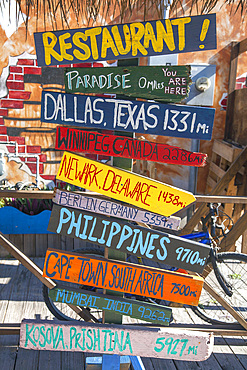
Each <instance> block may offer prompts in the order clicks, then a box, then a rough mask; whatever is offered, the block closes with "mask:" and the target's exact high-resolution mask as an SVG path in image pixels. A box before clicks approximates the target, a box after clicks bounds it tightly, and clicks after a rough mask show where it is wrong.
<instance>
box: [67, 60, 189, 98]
mask: <svg viewBox="0 0 247 370" xmlns="http://www.w3.org/2000/svg"><path fill="white" fill-rule="evenodd" d="M189 75H190V67H189V66H155V67H154V66H146V67H142V66H138V67H108V68H104V67H103V68H66V69H65V73H64V82H65V92H67V93H77V92H79V93H84V94H91V93H95V94H102V93H105V92H107V94H124V95H127V96H130V97H134V98H144V99H158V100H164V101H166V102H171V103H179V102H181V100H183V99H185V98H186V97H187V96H188V94H189V83H190V82H191V79H190V77H189Z"/></svg>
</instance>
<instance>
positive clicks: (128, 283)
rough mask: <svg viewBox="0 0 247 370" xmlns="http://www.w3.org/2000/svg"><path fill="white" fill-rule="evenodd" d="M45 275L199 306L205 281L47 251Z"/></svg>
mask: <svg viewBox="0 0 247 370" xmlns="http://www.w3.org/2000/svg"><path fill="white" fill-rule="evenodd" d="M43 276H45V277H48V278H51V279H54V280H60V281H66V282H70V283H78V284H80V285H88V286H91V287H94V288H100V289H108V290H113V291H118V292H122V293H129V294H133V295H138V296H142V297H143V296H144V297H150V298H155V299H165V300H168V301H172V302H177V303H183V304H188V305H192V306H197V305H198V302H199V298H200V294H201V290H202V286H203V281H204V280H203V278H201V277H199V276H194V275H188V274H182V273H178V272H173V271H167V270H162V269H157V268H153V267H147V266H143V265H136V264H133V263H128V262H119V261H113V260H106V259H104V258H95V257H91V256H86V255H80V254H77V253H72V252H70V253H67V252H62V251H60V250H56V249H50V248H49V249H48V250H47V252H46V256H45V263H44V269H43Z"/></svg>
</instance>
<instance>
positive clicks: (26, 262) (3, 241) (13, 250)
mask: <svg viewBox="0 0 247 370" xmlns="http://www.w3.org/2000/svg"><path fill="white" fill-rule="evenodd" d="M0 245H1V246H2V247H4V248H5V249H6V250H7V251H8V252H9V253H10V254H11V255H12V256H13V257H14V258H16V259H17V260H18V261H20V262H21V263H22V264H23V266H25V267H26V268H27V269H28V270H29V271H30V272H31V273H32V274H34V276H36V277H37V278H38V279H39V280H40V281H41V282H42V283H43V284H45V285H46V286H47V287H48V288H49V289H52V288H54V287H55V286H56V284H55V283H54V281H52V280H51V279H49V278H47V277H44V276H43V271H42V270H41V269H40V268H39V267H38V266H37V265H36V264H35V263H34V262H33V261H32V260H30V258H28V257H27V256H26V255H25V254H24V253H22V252H21V251H20V250H19V249H18V248H17V247H16V246H15V245H14V244H13V243H11V241H10V240H9V239H8V238H6V237H5V236H4V235H3V234H2V233H1V232H0ZM68 306H69V307H70V308H71V309H72V310H73V311H75V312H76V313H77V314H78V315H79V316H81V317H82V318H83V319H84V320H86V321H92V320H93V318H94V316H92V315H91V314H90V313H89V312H88V310H86V309H85V308H79V307H76V306H72V305H70V304H68Z"/></svg>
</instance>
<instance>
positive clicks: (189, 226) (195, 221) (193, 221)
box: [180, 147, 247, 235]
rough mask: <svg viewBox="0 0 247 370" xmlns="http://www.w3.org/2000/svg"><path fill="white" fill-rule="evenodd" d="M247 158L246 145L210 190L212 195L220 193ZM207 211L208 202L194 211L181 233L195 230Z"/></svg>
mask: <svg viewBox="0 0 247 370" xmlns="http://www.w3.org/2000/svg"><path fill="white" fill-rule="evenodd" d="M246 160H247V147H245V148H244V149H243V150H242V151H241V153H240V154H239V155H238V157H237V158H236V159H235V161H234V162H233V163H232V165H231V166H230V167H229V168H228V170H227V171H226V173H225V175H224V176H223V177H222V178H221V179H220V181H218V182H217V184H216V186H215V187H214V188H213V189H212V191H211V192H210V195H219V194H220V193H221V192H222V191H223V190H224V188H225V187H226V185H227V184H228V183H229V182H230V181H231V179H232V178H233V176H235V175H236V173H237V172H238V171H239V170H240V168H241V167H242V166H243V165H244V164H245V162H246ZM206 212H207V204H203V205H201V206H200V207H199V208H198V209H197V211H196V212H195V213H194V215H193V216H192V217H191V219H190V220H189V222H188V223H187V224H186V226H185V227H184V228H183V230H182V232H181V233H180V235H185V234H189V233H191V232H192V231H193V230H194V227H195V226H196V225H197V224H198V222H199V221H200V219H201V217H202V216H203V215H204V214H205V213H206Z"/></svg>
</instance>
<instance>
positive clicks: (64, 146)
mask: <svg viewBox="0 0 247 370" xmlns="http://www.w3.org/2000/svg"><path fill="white" fill-rule="evenodd" d="M55 148H56V149H58V150H70V151H75V152H79V153H90V154H102V155H109V156H113V157H121V158H131V159H139V160H146V161H153V162H161V163H170V164H178V165H185V166H194V167H203V166H205V164H206V159H207V154H203V153H196V152H189V151H188V150H184V149H181V148H178V147H176V146H171V145H168V144H160V143H154V142H151V141H146V140H138V139H132V138H130V137H126V136H117V135H107V134H102V133H97V132H94V131H88V130H79V129H75V128H70V127H63V126H58V127H57V129H56V143H55ZM116 167H119V166H116Z"/></svg>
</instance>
